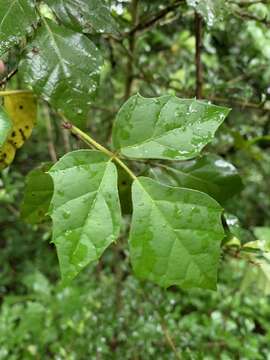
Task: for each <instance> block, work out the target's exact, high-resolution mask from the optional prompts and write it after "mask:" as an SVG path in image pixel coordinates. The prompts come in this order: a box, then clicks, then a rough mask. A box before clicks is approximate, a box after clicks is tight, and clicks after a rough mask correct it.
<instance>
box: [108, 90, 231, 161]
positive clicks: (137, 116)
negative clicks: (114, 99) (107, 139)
mask: <svg viewBox="0 0 270 360" xmlns="http://www.w3.org/2000/svg"><path fill="white" fill-rule="evenodd" d="M228 112H229V109H227V108H224V107H220V106H215V105H211V104H208V103H206V102H202V101H197V100H187V99H179V98H177V97H175V96H171V95H166V96H161V97H159V98H144V97H142V96H140V95H135V96H133V97H131V98H130V99H129V100H128V101H127V102H126V103H125V104H124V105H123V106H122V108H121V109H120V111H119V113H118V115H117V118H116V121H115V125H114V129H113V144H114V146H115V148H116V149H117V150H118V151H120V152H121V154H122V155H125V156H127V157H129V158H137V159H149V158H150V159H151V158H152V159H154V158H156V159H169V160H186V159H190V158H193V157H195V156H197V155H198V154H199V153H200V151H201V150H202V148H203V147H204V146H205V145H207V144H208V143H209V142H210V141H211V140H212V138H213V137H214V134H215V132H216V130H217V129H218V127H219V126H220V125H221V124H222V122H223V121H224V119H225V117H226V115H227V114H228Z"/></svg>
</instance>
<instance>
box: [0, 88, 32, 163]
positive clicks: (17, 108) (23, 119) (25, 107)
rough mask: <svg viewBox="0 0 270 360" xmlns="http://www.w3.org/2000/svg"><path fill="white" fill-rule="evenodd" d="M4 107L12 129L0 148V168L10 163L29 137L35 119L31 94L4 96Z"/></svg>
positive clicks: (22, 93)
mask: <svg viewBox="0 0 270 360" xmlns="http://www.w3.org/2000/svg"><path fill="white" fill-rule="evenodd" d="M4 107H5V110H6V112H7V114H8V115H9V117H10V119H11V121H12V129H11V130H10V132H9V136H8V137H7V139H6V141H5V143H4V144H3V146H1V148H0V168H5V167H6V166H8V165H10V164H11V163H12V161H13V160H14V157H15V154H16V151H17V149H19V148H20V147H22V146H23V144H24V143H25V141H26V140H27V139H28V138H29V137H30V136H31V134H32V131H33V128H34V126H35V123H36V119H37V101H36V98H35V97H34V96H33V94H32V93H27V92H21V93H14V94H12V95H5V96H4Z"/></svg>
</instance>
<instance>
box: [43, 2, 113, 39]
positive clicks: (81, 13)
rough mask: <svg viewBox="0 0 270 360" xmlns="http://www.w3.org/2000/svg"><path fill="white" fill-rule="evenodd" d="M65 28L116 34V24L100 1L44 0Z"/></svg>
mask: <svg viewBox="0 0 270 360" xmlns="http://www.w3.org/2000/svg"><path fill="white" fill-rule="evenodd" d="M46 2H47V4H48V5H49V6H50V7H51V8H52V10H53V11H54V13H55V14H56V16H57V17H58V19H59V20H60V21H61V22H62V23H63V24H64V25H65V26H67V27H70V28H72V29H73V30H75V31H81V32H84V33H93V32H99V33H117V24H116V22H115V20H114V18H113V17H112V15H111V13H110V10H109V9H108V7H107V6H106V4H105V3H104V1H102V0H90V1H89V0H75V1H74V0H60V1H59V0H46Z"/></svg>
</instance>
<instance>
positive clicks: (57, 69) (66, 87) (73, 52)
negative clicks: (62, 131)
mask: <svg viewBox="0 0 270 360" xmlns="http://www.w3.org/2000/svg"><path fill="white" fill-rule="evenodd" d="M43 22H44V23H43V25H42V26H41V27H40V28H39V29H38V31H37V33H36V37H35V38H34V40H33V41H32V42H31V43H30V44H29V45H28V46H27V49H26V54H25V58H24V59H23V60H22V62H21V63H20V71H21V72H22V74H23V77H24V80H25V83H27V84H28V85H29V86H30V87H31V88H32V89H33V90H34V91H35V92H36V93H37V94H39V95H41V96H42V97H43V98H44V100H46V101H48V102H49V103H50V104H51V105H52V106H53V107H54V108H55V109H56V110H57V111H59V112H62V113H64V115H65V116H66V117H67V118H68V119H69V120H72V121H73V122H74V123H76V124H77V125H79V126H82V125H83V124H84V123H85V121H86V117H87V113H88V110H89V106H90V104H91V100H93V97H94V94H95V90H96V87H97V85H98V79H99V73H100V69H101V65H102V58H101V55H100V52H99V50H98V49H97V48H96V46H95V45H94V44H93V43H92V42H91V41H90V40H89V39H88V38H87V37H86V36H84V35H81V34H78V33H75V32H73V31H72V30H69V29H66V28H64V27H61V26H59V25H57V24H55V23H54V22H52V21H50V20H45V19H44V21H43Z"/></svg>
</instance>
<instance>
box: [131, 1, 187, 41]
mask: <svg viewBox="0 0 270 360" xmlns="http://www.w3.org/2000/svg"><path fill="white" fill-rule="evenodd" d="M183 2H184V1H183V0H178V1H175V2H174V3H173V4H170V5H168V6H167V7H166V8H164V9H162V10H160V11H159V12H158V13H157V14H155V15H153V16H151V17H150V19H148V20H145V21H144V22H141V23H138V24H137V25H136V26H134V27H133V28H132V29H131V30H130V31H129V32H128V33H127V35H129V36H130V35H132V34H135V33H137V32H139V31H144V30H147V29H149V28H150V27H152V26H154V25H155V24H156V23H157V22H158V21H160V20H161V19H163V18H164V17H165V16H166V15H167V14H168V13H170V12H171V11H173V10H175V9H176V8H178V6H179V5H181V4H183Z"/></svg>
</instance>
